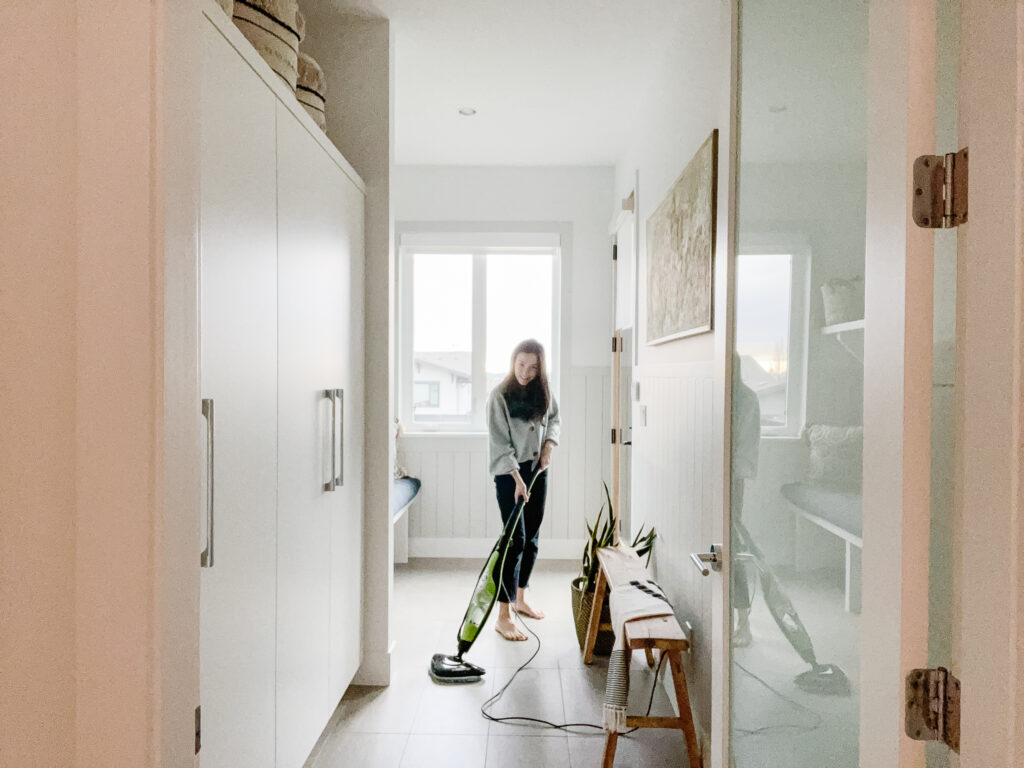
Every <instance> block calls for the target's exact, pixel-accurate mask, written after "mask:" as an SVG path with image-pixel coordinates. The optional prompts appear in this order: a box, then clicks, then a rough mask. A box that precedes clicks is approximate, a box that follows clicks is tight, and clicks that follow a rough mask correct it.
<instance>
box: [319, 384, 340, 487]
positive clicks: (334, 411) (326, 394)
mask: <svg viewBox="0 0 1024 768" xmlns="http://www.w3.org/2000/svg"><path fill="white" fill-rule="evenodd" d="M337 391H338V390H336V389H325V390H324V391H323V392H322V393H321V397H323V398H324V399H326V400H330V401H331V479H330V480H328V481H327V482H326V483H324V485H323V491H324V492H325V493H330V492H331V491H334V490H335V489H336V488H337V487H338V482H337V477H338V476H337V473H336V472H335V469H334V468H335V467H336V466H337V463H338V456H337V450H338V448H337V445H338V439H337V438H338V433H337V424H338V399H337V398H336V397H335V396H334V395H335V393H336V392H337Z"/></svg>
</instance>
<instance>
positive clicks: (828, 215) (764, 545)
mask: <svg viewBox="0 0 1024 768" xmlns="http://www.w3.org/2000/svg"><path fill="white" fill-rule="evenodd" d="M867 10H868V6H867V3H854V2H847V1H846V0H822V1H821V2H815V3H807V2H806V1H805V0H741V2H740V30H741V32H740V61H741V81H740V101H739V109H740V115H739V135H740V143H739V199H738V205H737V216H738V220H737V251H738V256H737V264H736V271H735V275H736V277H735V279H736V293H735V296H736V314H735V318H736V322H735V331H734V333H735V336H734V339H733V341H734V350H735V354H734V355H733V383H732V404H733V410H732V462H731V469H732V486H731V492H732V493H731V498H732V502H731V519H732V525H731V541H732V546H731V551H730V557H731V567H732V575H733V578H732V582H731V584H730V588H731V600H732V607H733V612H732V638H731V640H732V642H731V654H732V669H731V713H730V744H731V750H732V759H733V761H734V765H735V768H762V767H763V766H786V768H821V767H822V766H829V768H858V762H859V761H858V742H859V738H860V725H859V707H860V702H859V685H858V672H859V667H860V659H859V650H858V631H859V628H858V624H859V613H860V592H861V569H860V563H861V550H862V546H863V545H862V539H861V533H862V531H861V490H862V488H861V482H862V480H861V464H862V444H863V437H862V434H863V429H862V426H861V425H862V423H863V417H862V413H863V397H864V392H863V389H864V388H863V380H864V377H863V367H862V362H861V357H862V354H861V349H862V345H863V334H864V319H863V318H864V290H863V286H864V282H863V276H864V242H865V229H864V227H865V208H866V160H867V143H866V121H867V96H866V85H867V84H866V74H865V73H866V70H865V60H866V56H867ZM765 243H769V244H771V245H772V247H771V248H765V247H764V246H763V244H765Z"/></svg>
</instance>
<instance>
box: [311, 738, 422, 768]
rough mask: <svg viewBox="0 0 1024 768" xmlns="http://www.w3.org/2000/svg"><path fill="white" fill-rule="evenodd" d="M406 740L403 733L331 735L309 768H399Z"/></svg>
mask: <svg viewBox="0 0 1024 768" xmlns="http://www.w3.org/2000/svg"><path fill="white" fill-rule="evenodd" d="M408 739H409V737H408V736H406V735H405V734H390V733H342V732H336V733H332V734H330V735H329V736H328V737H327V738H326V739H325V741H324V742H323V745H322V747H321V749H320V753H319V755H318V756H317V758H316V760H315V761H313V762H312V764H311V768H356V767H357V766H358V768H399V766H400V765H401V761H402V753H403V751H404V750H405V746H406V742H407V741H408Z"/></svg>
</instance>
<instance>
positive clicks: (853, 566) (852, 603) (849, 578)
mask: <svg viewBox="0 0 1024 768" xmlns="http://www.w3.org/2000/svg"><path fill="white" fill-rule="evenodd" d="M861 578H862V577H861V551H860V548H859V547H855V546H854V545H853V544H851V543H850V542H846V589H845V593H846V610H847V611H848V612H849V613H860V597H861Z"/></svg>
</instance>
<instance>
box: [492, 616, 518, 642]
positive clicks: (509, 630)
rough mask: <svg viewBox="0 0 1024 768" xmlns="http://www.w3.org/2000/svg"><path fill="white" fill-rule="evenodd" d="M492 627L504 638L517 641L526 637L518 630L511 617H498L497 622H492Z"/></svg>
mask: <svg viewBox="0 0 1024 768" xmlns="http://www.w3.org/2000/svg"><path fill="white" fill-rule="evenodd" d="M494 629H495V631H497V633H498V634H499V635H501V636H502V637H504V638H505V639H506V640H511V641H513V642H519V641H521V640H525V639H526V635H525V634H523V633H522V632H521V631H520V629H519V627H517V626H516V625H515V624H514V623H513V622H512V620H511V619H506V618H504V617H498V620H497V622H495V624H494Z"/></svg>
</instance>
